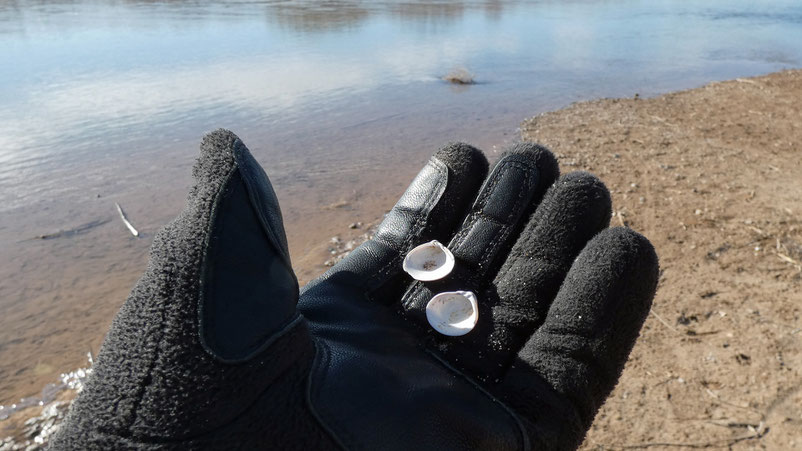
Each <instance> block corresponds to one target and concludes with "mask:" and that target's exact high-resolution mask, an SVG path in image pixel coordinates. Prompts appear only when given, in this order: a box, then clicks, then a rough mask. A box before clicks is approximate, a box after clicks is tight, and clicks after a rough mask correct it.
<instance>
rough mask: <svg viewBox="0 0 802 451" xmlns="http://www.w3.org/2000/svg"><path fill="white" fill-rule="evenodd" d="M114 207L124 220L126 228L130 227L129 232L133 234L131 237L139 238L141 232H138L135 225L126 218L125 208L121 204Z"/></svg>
mask: <svg viewBox="0 0 802 451" xmlns="http://www.w3.org/2000/svg"><path fill="white" fill-rule="evenodd" d="M114 205H116V206H117V213H119V214H120V219H122V220H123V223H124V224H125V226H126V227H128V230H129V231H130V232H131V235H133V236H139V232H137V230H136V229H135V228H134V225H133V224H131V223H130V222H128V218H126V217H125V213H124V212H123V208H122V207H121V206H120V204H118V203H117V202H115V203H114Z"/></svg>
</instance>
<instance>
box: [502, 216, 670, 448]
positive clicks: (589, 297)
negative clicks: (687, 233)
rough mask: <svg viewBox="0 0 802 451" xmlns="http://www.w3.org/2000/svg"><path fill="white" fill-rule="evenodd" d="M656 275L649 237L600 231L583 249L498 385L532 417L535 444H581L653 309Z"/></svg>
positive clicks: (619, 229)
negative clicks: (554, 441)
mask: <svg viewBox="0 0 802 451" xmlns="http://www.w3.org/2000/svg"><path fill="white" fill-rule="evenodd" d="M658 273H659V267H658V261H657V255H656V253H655V251H654V248H653V247H652V245H651V243H649V241H648V240H647V239H646V238H645V237H643V236H642V235H640V234H638V233H636V232H634V231H632V230H630V229H628V228H624V227H617V228H612V229H607V230H604V231H602V232H601V233H599V234H598V235H596V237H594V238H593V239H592V240H591V241H590V242H589V243H588V244H587V246H586V247H585V248H584V249H583V251H582V252H581V253H580V255H579V257H578V258H577V259H576V261H575V262H574V263H573V265H572V267H571V270H570V271H569V272H568V275H567V276H566V278H565V280H564V282H563V285H562V287H561V288H560V291H559V293H558V294H557V297H556V298H555V300H554V302H553V303H552V305H551V307H550V309H549V311H548V313H547V316H546V319H545V321H544V323H543V325H542V326H541V327H540V328H539V329H538V330H537V331H535V333H534V334H533V335H532V336H531V337H530V339H529V340H528V341H527V343H526V344H525V345H524V347H523V348H522V350H521V352H520V353H519V354H518V359H517V360H516V363H515V364H514V365H513V368H511V369H510V371H509V372H508V374H507V376H506V377H505V380H504V382H503V383H502V384H501V386H500V387H499V388H500V389H501V390H502V391H503V393H502V395H501V397H502V398H503V399H505V400H506V401H508V403H510V404H512V405H511V407H512V408H513V409H515V410H516V411H518V412H519V413H520V414H521V415H522V416H523V417H524V418H525V419H526V420H527V422H531V423H532V424H531V426H532V431H534V432H533V434H534V435H535V436H536V437H533V439H535V443H537V442H539V441H543V440H547V441H548V440H555V437H560V436H561V437H562V439H560V440H561V441H562V443H560V444H557V443H543V445H544V448H547V449H562V448H564V447H565V448H570V447H571V446H578V445H579V444H580V443H581V440H582V439H583V438H584V435H585V432H586V431H587V429H588V428H590V425H591V423H592V421H593V418H594V417H595V415H596V412H597V411H598V409H599V407H600V406H601V405H602V404H603V403H604V400H605V399H606V398H607V396H608V395H609V393H610V392H611V391H612V389H613V388H614V387H615V384H616V382H617V381H618V378H619V376H620V375H621V371H622V370H623V368H624V364H625V363H626V360H627V358H628V356H629V353H630V351H631V350H632V347H633V345H634V343H635V340H636V339H637V337H638V334H639V333H640V329H641V326H642V325H643V321H644V320H645V319H646V316H647V314H648V313H649V309H650V308H651V304H652V299H653V298H654V294H655V290H656V287H657V281H658ZM544 412H550V415H546V416H544V415H543V413H544ZM554 429H556V430H554ZM555 433H557V434H558V435H555ZM544 435H546V436H551V438H545V437H544ZM568 436H573V437H574V438H575V443H573V445H568V446H565V445H566V441H567V442H574V441H572V440H570V439H569V440H566V439H568Z"/></svg>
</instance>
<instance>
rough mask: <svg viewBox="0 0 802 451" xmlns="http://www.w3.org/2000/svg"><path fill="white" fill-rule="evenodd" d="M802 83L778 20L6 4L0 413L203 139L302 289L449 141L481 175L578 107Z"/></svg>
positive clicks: (788, 8)
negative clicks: (260, 207)
mask: <svg viewBox="0 0 802 451" xmlns="http://www.w3.org/2000/svg"><path fill="white" fill-rule="evenodd" d="M801 64H802V3H800V2H798V1H791V0H785V1H783V0H780V1H761V2H755V1H737V0H736V1H733V0H727V1H715V0H704V1H701V0H699V1H694V0H684V1H658V0H652V1H627V0H609V1H604V0H596V1H590V0H587V1H583V0H567V1H529V2H524V1H504V0H486V1H479V0H476V1H450V2H446V1H435V2H423V1H415V0H411V1H387V0H385V1H346V0H340V1H336V0H335V1H327V2H314V1H205V0H194V1H189V0H187V1H179V0H175V1H170V0H163V1H158V0H155V1H154V0H116V1H115V0H107V1H92V0H73V1H65V0H27V1H26V0H18V1H14V0H10V1H4V2H2V3H0V381H3V383H2V385H0V404H2V403H6V402H11V401H13V400H15V399H16V398H18V397H19V396H22V395H29V394H33V393H35V392H36V391H37V390H38V389H39V388H41V386H42V385H43V384H44V383H45V382H50V381H52V380H53V379H54V378H55V377H56V375H57V374H58V373H59V372H60V371H66V370H69V369H71V368H73V367H76V366H78V365H81V364H83V361H84V356H85V355H86V351H87V350H89V349H92V350H96V349H97V346H98V344H99V342H100V339H101V338H102V336H103V333H104V332H105V330H106V328H107V326H108V323H109V321H110V318H111V316H112V315H113V313H114V311H115V310H116V309H117V308H118V307H119V305H120V303H121V302H122V300H123V299H124V297H125V295H126V293H127V292H128V290H129V289H130V286H131V284H132V283H133V282H134V280H135V279H136V277H137V275H138V274H139V273H140V272H141V271H142V270H143V268H144V264H145V261H146V257H147V248H148V245H149V243H150V238H152V236H153V234H154V233H155V232H156V231H157V230H158V228H159V227H160V226H162V225H163V224H164V223H165V222H167V221H168V220H169V219H170V218H171V217H173V216H174V215H175V214H176V213H177V212H178V211H179V210H180V209H181V207H182V205H183V199H184V196H185V194H186V190H187V188H188V187H189V184H190V182H191V180H190V177H189V170H190V167H191V164H192V161H193V158H194V157H195V155H196V152H197V145H198V142H199V139H200V137H201V136H202V134H203V133H204V132H207V131H210V130H213V129H215V128H218V127H225V128H230V129H231V130H233V131H234V132H236V133H237V134H238V135H239V136H240V137H241V138H242V139H243V140H244V141H245V143H246V144H247V145H248V146H249V147H250V148H251V150H252V151H253V153H254V155H255V156H256V158H257V159H258V160H259V161H260V162H262V164H264V165H265V167H266V169H267V171H268V173H269V175H270V177H271V179H272V180H273V183H274V184H275V185H276V191H277V193H278V195H279V198H280V200H281V202H282V205H283V210H284V215H285V219H286V221H287V223H288V226H287V228H288V234H289V239H290V245H291V251H292V255H293V259H294V261H295V262H296V264H298V266H299V267H300V268H301V271H300V272H301V274H300V276H301V279H302V280H309V278H310V277H312V275H313V274H314V272H315V271H317V270H318V269H319V265H318V264H319V263H320V261H321V257H320V255H321V254H320V244H321V243H323V245H324V247H325V242H326V241H327V239H328V238H329V237H331V236H332V235H334V234H337V233H339V231H341V230H343V229H346V228H347V226H348V224H349V223H351V222H354V221H357V220H363V221H371V220H374V219H376V218H377V217H379V216H380V215H381V213H382V212H383V211H385V210H386V209H388V208H390V207H391V206H392V204H393V201H394V199H395V198H396V197H397V196H398V195H399V194H400V192H401V191H402V190H403V188H404V186H405V185H406V183H407V182H408V181H409V180H410V179H411V177H412V176H413V175H414V173H415V172H416V170H417V168H418V167H419V166H420V165H421V164H423V162H424V161H425V160H426V158H427V157H428V156H429V155H430V154H431V152H432V151H434V150H435V149H436V148H437V147H438V146H440V145H442V144H444V143H446V142H447V141H453V140H465V141H468V142H471V143H473V144H475V145H477V146H479V147H481V148H483V149H485V151H486V152H487V153H488V154H489V155H490V156H491V158H492V157H493V156H494V155H496V154H498V153H499V152H500V151H501V150H502V149H503V148H504V146H506V145H508V144H510V143H512V142H515V141H516V140H517V139H518V132H517V126H518V124H519V123H520V122H521V121H522V120H523V119H524V118H526V117H529V116H532V115H534V114H537V113H540V112H543V111H547V110H552V109H556V108H559V107H562V106H565V105H568V104H570V103H572V102H575V101H579V100H586V99H591V98H596V97H617V96H633V95H635V94H636V93H637V94H639V95H641V96H650V95H655V94H659V93H663V92H667V91H672V90H677V89H685V88H692V87H695V86H699V85H701V84H704V83H707V82H709V81H714V80H723V79H729V78H735V77H744V76H750V75H757V74H762V73H767V72H771V71H775V70H780V69H784V68H795V67H799V66H800V65H801ZM453 71H467V72H469V73H470V74H471V75H472V76H473V78H474V79H475V81H476V83H475V84H472V85H465V86H457V85H453V84H449V83H446V82H444V81H443V80H442V78H443V77H444V76H445V75H447V74H449V73H451V72H453ZM115 202H119V203H120V204H122V205H123V207H124V208H125V210H126V212H127V214H128V216H129V219H131V221H132V222H133V223H134V225H135V226H136V227H137V228H138V229H140V230H141V231H142V232H143V237H142V238H141V239H134V238H133V237H131V236H130V235H128V232H127V231H126V229H125V228H124V226H123V224H122V223H121V222H120V221H119V218H118V217H117V216H116V210H115V207H114V203H115ZM86 224H91V225H92V226H91V227H90V226H87V227H82V226H84V225H86ZM76 228H77V229H79V230H77V231H75V232H70V230H73V229H76ZM58 232H68V233H65V234H62V235H60V236H58V237H56V238H53V239H48V240H42V239H36V238H35V237H37V236H41V235H48V234H54V233H55V234H58ZM322 252H325V249H324V250H323V251H322Z"/></svg>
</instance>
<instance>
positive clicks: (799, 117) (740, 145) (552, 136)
mask: <svg viewBox="0 0 802 451" xmlns="http://www.w3.org/2000/svg"><path fill="white" fill-rule="evenodd" d="M800 98H802V71H786V72H781V73H776V74H771V75H767V76H764V77H758V78H751V79H739V80H735V81H728V82H723V83H713V84H710V85H708V86H705V87H702V88H698V89H693V90H689V91H683V92H678V93H673V94H668V95H664V96H660V97H656V98H651V99H637V98H635V99H603V100H596V101H591V102H583V103H577V104H575V105H572V106H571V107H569V108H566V109H563V110H560V111H556V112H551V113H546V114H543V115H539V116H537V117H534V118H532V119H529V120H527V121H525V122H524V124H523V125H522V133H523V138H524V139H527V140H533V141H537V142H539V143H541V144H545V145H547V146H549V147H550V148H551V149H552V150H553V151H554V152H555V154H557V156H558V157H559V158H560V161H561V167H562V170H563V172H569V171H571V170H588V171H592V172H594V173H596V174H597V175H598V176H599V177H601V178H602V180H604V181H605V183H607V185H608V186H609V188H610V189H611V191H612V193H613V202H614V208H615V217H614V218H613V224H614V225H621V224H626V225H629V226H631V227H633V228H634V229H636V230H638V231H640V232H642V233H643V234H645V235H646V236H647V237H649V238H650V239H651V240H652V242H653V243H654V245H655V247H656V248H657V251H658V253H659V255H660V258H661V267H662V276H661V281H660V288H659V291H658V294H657V298H656V299H655V303H654V307H653V311H652V315H650V316H649V318H648V319H647V320H646V324H645V326H644V329H643V333H642V336H641V339H640V340H639V342H638V344H637V345H636V347H635V350H634V351H633V354H632V357H631V360H630V362H629V363H628V365H627V368H626V369H625V371H624V374H623V377H622V379H621V381H620V383H619V385H618V387H617V388H616V390H615V391H614V392H613V394H612V396H611V397H610V399H609V400H608V401H607V403H606V405H605V406H604V407H603V408H602V410H601V412H600V413H599V415H598V417H597V418H596V422H595V423H594V425H593V428H592V429H591V431H590V433H589V434H588V438H587V440H586V442H585V444H584V445H583V449H586V450H590V449H643V448H649V449H678V448H679V449H682V448H728V447H729V448H732V449H755V448H757V449H772V450H774V449H802V390H800V389H799V387H800V383H802V373H801V371H800V368H802V320H800V312H802V291H800V287H802V222H801V221H800V217H802V201H800V196H802V154H801V153H800V151H801V150H802V148H801V147H800V144H799V143H800V142H802V128H800V127H801V126H802V111H801V110H800V103H799V100H800ZM388 207H389V205H388ZM379 213H380V210H379V207H378V206H377V208H376V214H377V215H378V214H379ZM356 219H359V218H354V220H356ZM363 219H364V218H363ZM368 219H369V218H368ZM364 231H365V228H362V227H360V228H359V229H353V230H351V229H348V230H343V231H342V233H341V234H340V235H339V237H340V238H341V241H340V242H339V243H321V244H320V245H319V246H317V247H315V248H314V250H313V251H312V252H310V253H308V254H305V255H304V256H303V258H300V259H297V258H295V257H294V258H295V262H296V264H299V263H300V265H298V266H299V268H297V269H298V272H299V274H300V277H301V279H303V280H309V278H311V275H313V274H315V273H319V272H321V271H322V270H323V269H325V267H324V265H323V264H322V262H324V261H326V260H327V259H329V258H330V257H331V255H330V254H329V252H330V249H331V250H333V251H334V252H335V253H339V252H341V251H343V250H347V249H346V247H350V245H349V246H345V245H344V244H343V243H349V240H351V239H353V238H357V239H358V237H359V236H360V235H361V234H363V233H364ZM134 277H135V275H134V274H133V273H132V274H130V275H128V276H126V277H121V278H120V279H119V280H118V285H119V287H118V288H119V289H124V290H125V291H127V290H128V289H129V288H128V287H130V284H131V283H132V281H133V278H134ZM129 279H130V280H129ZM123 282H124V285H125V287H124V288H120V287H122V285H120V284H123ZM118 291H119V290H118ZM110 298H112V299H116V297H110ZM120 300H121V299H120ZM117 304H118V303H117V301H115V305H113V306H110V307H109V308H105V309H103V310H102V311H93V314H94V315H96V316H97V315H105V316H103V317H102V318H99V319H97V318H96V319H95V321H96V322H98V323H105V324H108V321H109V320H110V316H111V312H112V310H115V309H116V305H117ZM88 313H90V312H87V314H88ZM88 335H91V336H92V337H91V340H92V342H94V341H95V340H97V339H98V338H99V335H100V334H97V333H89V332H88ZM95 337H97V338H95ZM69 369H72V368H63V370H64V371H66V370H69ZM29 381H30V380H29ZM39 386H40V385H39ZM21 387H22V386H21V385H20V388H21ZM8 388H10V387H6V389H8ZM15 388H16V387H15ZM11 392H12V393H13V394H15V395H16V394H17V393H18V390H11ZM36 413H38V412H36V409H28V410H26V411H24V412H21V413H20V414H19V415H17V416H16V418H15V417H12V418H10V419H9V420H5V421H0V437H2V436H4V435H11V434H13V433H14V432H15V431H13V429H16V427H17V426H18V425H21V423H22V421H23V418H19V416H22V415H26V414H27V415H31V414H36ZM4 423H5V424H4Z"/></svg>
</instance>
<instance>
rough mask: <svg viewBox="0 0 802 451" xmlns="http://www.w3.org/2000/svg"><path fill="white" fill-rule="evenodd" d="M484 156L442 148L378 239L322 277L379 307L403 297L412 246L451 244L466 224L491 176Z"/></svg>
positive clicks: (459, 147) (465, 148)
mask: <svg viewBox="0 0 802 451" xmlns="http://www.w3.org/2000/svg"><path fill="white" fill-rule="evenodd" d="M487 170H488V163H487V159H486V158H485V156H484V154H483V153H482V152H481V151H480V150H478V149H476V148H475V147H473V146H470V145H468V144H464V143H452V144H448V145H446V146H445V147H442V148H441V149H440V150H438V151H437V152H436V153H435V154H434V155H433V156H432V157H431V159H430V160H429V162H428V163H427V164H426V166H424V167H423V169H422V170H421V171H420V172H419V173H418V175H417V176H416V177H415V179H414V180H413V182H412V183H411V184H410V185H409V187H408V188H407V190H406V191H405V192H404V194H403V195H402V196H401V198H400V199H399V200H398V202H397V203H396V204H395V206H394V207H393V209H392V210H390V212H389V213H388V214H387V215H386V217H385V218H384V220H383V221H382V223H381V225H379V227H378V229H377V231H376V234H375V236H374V237H373V238H372V239H371V240H369V241H367V242H365V243H364V244H362V246H360V247H358V248H357V249H355V250H354V251H353V252H351V253H350V254H349V255H348V256H347V257H346V258H345V259H343V260H342V261H341V262H340V263H338V264H337V265H335V266H334V267H333V268H332V269H331V270H329V271H328V272H327V273H326V274H324V275H323V276H322V277H320V278H319V279H317V280H316V281H313V282H312V283H310V284H309V285H307V287H306V288H305V289H304V291H307V290H308V289H310V288H311V287H313V286H315V285H316V284H317V283H319V282H320V281H322V280H328V279H332V278H337V279H338V280H340V281H341V282H343V283H347V284H350V285H354V286H359V287H360V288H361V289H363V290H364V291H365V292H367V293H369V294H370V296H371V297H372V298H373V299H374V300H376V301H378V302H381V303H390V302H392V301H393V300H396V301H397V299H398V298H399V297H400V294H401V293H402V292H403V290H404V289H405V286H406V285H407V284H408V283H409V282H410V278H409V277H408V276H406V273H404V272H403V270H402V260H403V257H404V255H406V253H407V251H409V250H410V249H411V248H413V247H415V246H417V245H419V244H422V243H425V242H427V241H431V240H438V241H441V242H443V243H447V242H448V239H449V238H450V237H451V235H453V233H454V231H455V229H456V228H457V227H458V226H459V224H461V223H462V221H463V220H464V218H465V215H466V214H467V212H468V210H469V208H470V206H471V203H472V202H473V200H474V198H475V197H476V193H477V192H478V191H479V188H480V186H481V184H482V182H483V181H484V179H485V176H486V175H487Z"/></svg>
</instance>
